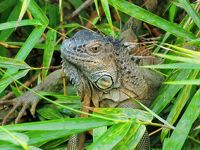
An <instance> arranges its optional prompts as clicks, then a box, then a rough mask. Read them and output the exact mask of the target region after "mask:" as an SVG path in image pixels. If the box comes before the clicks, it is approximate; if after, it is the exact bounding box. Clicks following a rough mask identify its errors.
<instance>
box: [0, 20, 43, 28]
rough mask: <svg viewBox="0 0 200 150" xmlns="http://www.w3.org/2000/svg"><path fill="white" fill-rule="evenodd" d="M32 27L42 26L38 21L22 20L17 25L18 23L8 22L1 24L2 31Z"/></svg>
mask: <svg viewBox="0 0 200 150" xmlns="http://www.w3.org/2000/svg"><path fill="white" fill-rule="evenodd" d="M28 25H29V26H30V25H36V26H37V25H42V24H41V23H40V21H39V20H36V19H31V20H30V19H26V20H22V21H20V22H19V23H17V21H10V22H6V23H1V24H0V30H6V29H10V28H16V27H17V26H18V27H19V26H28Z"/></svg>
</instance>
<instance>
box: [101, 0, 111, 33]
mask: <svg viewBox="0 0 200 150" xmlns="http://www.w3.org/2000/svg"><path fill="white" fill-rule="evenodd" d="M101 5H102V8H103V10H104V12H105V15H106V19H107V20H108V24H109V26H110V28H111V29H112V26H113V25H112V19H111V15H110V9H109V5H108V1H107V0H101ZM113 34H114V32H113Z"/></svg>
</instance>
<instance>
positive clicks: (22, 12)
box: [16, 0, 30, 26]
mask: <svg viewBox="0 0 200 150" xmlns="http://www.w3.org/2000/svg"><path fill="white" fill-rule="evenodd" d="M29 3H30V0H23V2H22V8H21V11H20V14H19V18H18V20H17V24H16V26H18V23H19V22H21V20H22V18H23V16H24V14H25V13H26V10H27V8H28V5H29Z"/></svg>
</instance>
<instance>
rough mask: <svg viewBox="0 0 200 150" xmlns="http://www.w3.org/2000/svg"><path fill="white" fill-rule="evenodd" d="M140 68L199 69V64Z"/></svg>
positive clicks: (175, 64)
mask: <svg viewBox="0 0 200 150" xmlns="http://www.w3.org/2000/svg"><path fill="white" fill-rule="evenodd" d="M141 67H144V68H152V69H200V64H193V63H171V64H158V65H148V66H141Z"/></svg>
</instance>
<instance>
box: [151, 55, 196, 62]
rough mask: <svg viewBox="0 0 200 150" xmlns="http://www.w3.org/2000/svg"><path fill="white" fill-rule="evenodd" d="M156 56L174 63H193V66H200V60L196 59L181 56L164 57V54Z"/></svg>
mask: <svg viewBox="0 0 200 150" xmlns="http://www.w3.org/2000/svg"><path fill="white" fill-rule="evenodd" d="M154 55H156V56H159V57H162V58H166V59H170V60H174V61H181V62H185V63H194V64H200V60H199V59H196V58H189V57H182V56H175V55H168V54H167V55H165V54H154Z"/></svg>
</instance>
